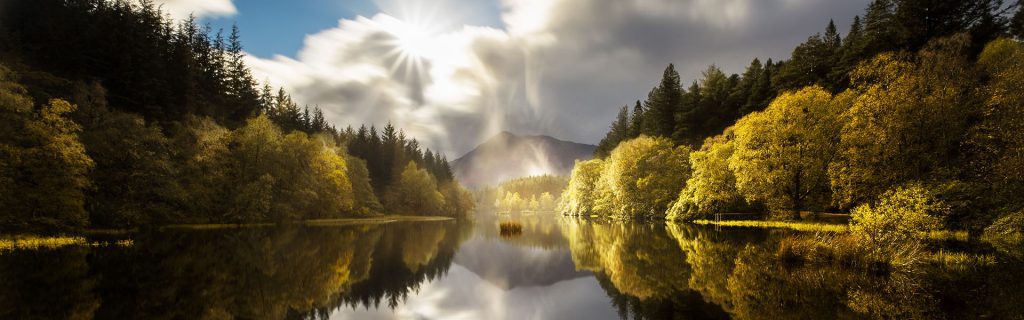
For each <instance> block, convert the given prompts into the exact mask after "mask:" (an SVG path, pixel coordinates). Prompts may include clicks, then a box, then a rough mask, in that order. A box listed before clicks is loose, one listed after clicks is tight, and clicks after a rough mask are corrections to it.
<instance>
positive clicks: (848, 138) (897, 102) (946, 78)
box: [829, 37, 978, 207]
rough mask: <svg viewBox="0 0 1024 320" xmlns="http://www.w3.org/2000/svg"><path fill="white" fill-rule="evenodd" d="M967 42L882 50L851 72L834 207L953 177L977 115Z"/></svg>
mask: <svg viewBox="0 0 1024 320" xmlns="http://www.w3.org/2000/svg"><path fill="white" fill-rule="evenodd" d="M967 43H969V42H967V41H966V40H964V39H962V37H954V38H949V39H943V40H938V41H934V42H933V43H932V44H931V45H930V46H929V47H927V48H926V49H924V50H922V51H921V52H920V53H918V54H917V55H916V56H914V57H908V56H900V55H895V54H882V55H879V56H878V57H876V58H874V59H872V60H869V61H866V62H863V63H861V64H860V65H859V66H858V67H857V68H856V69H855V70H854V71H853V72H852V73H851V81H852V83H853V89H852V90H851V91H852V92H853V93H852V94H855V95H856V100H855V101H854V103H853V105H852V106H851V107H850V108H849V110H847V111H846V112H845V113H844V114H843V119H844V125H843V128H842V144H841V147H840V149H839V153H840V155H841V157H840V158H839V159H838V160H837V161H836V162H835V163H834V164H833V165H832V167H831V168H830V172H829V175H830V179H831V181H832V185H833V190H835V192H836V195H835V200H836V204H838V205H840V206H842V207H850V206H853V205H856V204H858V203H864V202H870V201H872V200H874V199H875V198H877V197H878V196H879V195H881V194H882V193H884V192H886V191H887V190H888V189H889V188H890V187H891V186H893V185H899V184H903V183H907V182H910V181H942V180H945V179H952V178H954V177H956V173H957V171H958V170H961V169H962V168H961V167H962V166H960V165H957V161H959V160H960V159H959V158H958V157H956V156H954V155H956V154H959V153H961V148H962V146H963V142H964V141H965V140H966V137H967V134H968V126H969V124H970V121H971V119H972V118H975V117H976V114H977V112H978V110H977V107H976V106H977V103H975V102H974V99H975V97H974V96H973V92H974V91H975V90H974V87H975V85H974V81H975V80H973V79H976V78H977V77H976V76H975V75H974V71H973V70H972V67H971V64H970V63H968V62H967V61H966V58H965V51H966V50H967V49H966V46H967Z"/></svg>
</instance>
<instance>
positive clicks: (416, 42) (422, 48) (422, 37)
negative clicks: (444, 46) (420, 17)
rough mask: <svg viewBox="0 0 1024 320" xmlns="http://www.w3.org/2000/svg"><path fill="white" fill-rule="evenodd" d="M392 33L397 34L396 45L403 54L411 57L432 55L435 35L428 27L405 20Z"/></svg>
mask: <svg viewBox="0 0 1024 320" xmlns="http://www.w3.org/2000/svg"><path fill="white" fill-rule="evenodd" d="M391 33H392V35H394V36H395V47H396V49H398V51H399V52H400V53H401V54H404V55H406V56H408V57H411V58H426V57H428V56H430V53H431V46H432V45H433V44H434V41H433V40H434V35H432V34H431V33H430V32H429V31H428V29H427V28H425V27H421V26H415V25H412V24H410V23H404V22H403V23H399V24H398V25H397V26H396V28H395V30H392V32H391Z"/></svg>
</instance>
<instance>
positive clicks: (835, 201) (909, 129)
mask: <svg viewBox="0 0 1024 320" xmlns="http://www.w3.org/2000/svg"><path fill="white" fill-rule="evenodd" d="M1018 7H1019V4H1011V5H1009V6H1004V5H1002V4H1001V3H999V2H994V1H985V0H973V1H954V2H951V3H949V4H946V3H944V4H942V5H939V4H937V3H931V2H929V3H925V2H922V1H915V0H900V1H886V0H877V1H873V2H872V4H871V5H870V6H869V7H868V9H867V11H866V15H865V16H864V19H863V20H862V19H860V18H858V19H856V20H855V21H854V23H853V25H852V26H851V27H850V31H849V32H848V33H847V34H846V35H845V37H843V36H841V35H840V34H839V33H837V32H836V28H835V26H834V25H833V24H831V23H830V24H829V26H828V27H827V28H826V31H825V33H824V34H817V35H814V36H812V37H810V38H809V39H808V40H807V42H805V43H803V44H801V45H800V46H798V47H797V48H796V49H794V51H793V55H792V57H791V58H790V60H787V61H779V62H776V63H768V64H767V67H766V66H763V65H761V64H760V63H759V60H755V61H754V63H752V64H751V66H750V67H749V68H748V69H747V71H746V72H745V73H744V74H743V75H733V76H731V77H728V76H725V75H724V74H722V72H721V71H720V70H719V69H717V68H715V67H711V68H709V69H708V71H706V72H705V73H704V77H703V79H702V80H701V81H697V82H694V84H693V85H692V86H691V88H690V89H686V90H684V89H682V85H681V81H680V79H679V75H678V74H677V73H676V72H675V70H674V68H673V67H672V66H669V67H668V68H667V69H666V70H665V73H664V75H663V77H662V81H661V82H660V83H659V85H658V86H657V87H656V88H654V89H653V90H652V91H651V93H650V94H649V95H648V98H647V100H646V101H644V102H643V103H639V102H638V103H637V105H636V107H634V108H633V109H634V111H633V112H632V113H631V114H630V113H629V112H627V111H628V109H626V108H623V110H622V111H621V112H620V113H619V116H618V117H617V118H616V120H615V121H614V122H613V124H612V126H611V130H610V131H609V133H608V135H607V137H606V138H605V140H604V141H602V146H603V148H599V150H598V152H597V153H596V154H595V155H596V156H597V157H598V158H597V159H595V160H591V161H586V162H579V163H577V165H576V168H575V170H574V171H573V173H572V177H571V180H570V182H569V187H568V188H567V189H566V193H565V195H563V199H562V201H561V203H562V207H561V211H562V212H563V213H564V214H568V215H583V216H589V215H598V216H605V217H645V218H647V217H654V218H666V219H670V220H686V221H692V220H698V219H705V220H706V219H710V218H711V217H712V215H713V214H714V213H718V212H761V213H766V216H768V217H770V218H772V219H779V220H799V219H800V215H799V214H798V213H800V212H806V211H811V212H834V213H849V214H851V216H852V219H851V222H850V229H851V232H850V234H855V235H857V237H859V238H858V240H864V241H863V242H864V243H867V245H869V246H875V247H884V246H886V245H888V244H894V243H896V244H899V245H903V244H906V243H913V242H915V241H916V240H914V239H918V238H919V237H918V235H920V234H934V233H936V232H942V231H941V230H967V231H969V232H971V233H973V234H975V235H979V234H982V233H983V232H985V230H986V229H988V230H990V231H989V232H987V234H990V235H993V236H992V238H995V237H1009V239H1010V241H1012V239H1013V235H1019V234H1020V232H1021V231H1020V230H1021V227H1020V224H1019V223H1013V221H1016V220H1014V218H1012V217H1013V216H1014V213H1016V212H1020V210H1021V209H1022V208H1024V202H1022V201H1021V198H1020V197H1019V196H1017V195H1019V194H1020V193H1021V191H1022V190H1024V175H1022V174H1021V170H1020V169H1021V168H1024V161H1021V157H1020V154H1022V153H1021V150H1024V134H1022V132H1024V130H1022V128H1021V123H1024V90H1022V89H1021V88H1024V82H1022V79H1024V71H1022V70H1024V66H1022V65H1021V63H1022V62H1021V61H1024V60H1022V58H1024V44H1022V43H1021V42H1020V41H1019V39H1020V37H1021V36H1022V35H1021V34H1020V33H1019V30H1018V29H1011V28H1009V21H1010V20H1011V19H1010V17H1009V15H1010V14H1013V13H1014V12H1019V11H1020V10H1016V9H1017V8H1018ZM1020 17H1021V13H1017V17H1016V19H1017V20H1019V19H1020ZM926 21H943V22H942V23H940V25H941V27H936V28H927V29H921V26H922V25H925V22H926ZM928 25H931V24H928ZM766 88H767V89H766ZM712 129H713V130H712ZM701 141H703V142H701ZM638 146H645V147H642V148H638ZM626 155H628V156H626ZM666 193H668V194H672V195H673V196H671V197H665V196H664V195H665V194H666ZM640 197H643V205H639V204H638V203H636V202H634V201H635V199H639V198H640ZM626 208H628V209H626ZM1018 220H1019V219H1018ZM997 221H1000V222H997ZM994 223H995V224H994ZM990 226H991V227H990ZM996 235H998V236H996ZM1018 242H1019V241H1018ZM893 249H894V250H902V249H899V248H893Z"/></svg>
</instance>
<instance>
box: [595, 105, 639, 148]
mask: <svg viewBox="0 0 1024 320" xmlns="http://www.w3.org/2000/svg"><path fill="white" fill-rule="evenodd" d="M630 125H631V122H630V121H629V107H628V106H623V107H622V109H619V114H618V115H616V116H615V120H614V121H612V124H611V126H609V129H608V133H607V134H605V137H604V138H603V139H601V142H599V143H598V144H597V148H596V149H595V150H594V157H595V158H604V157H607V156H608V154H609V153H611V151H612V149H615V147H616V146H618V145H619V142H622V141H624V140H627V139H629V131H630Z"/></svg>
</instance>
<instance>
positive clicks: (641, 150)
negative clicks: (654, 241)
mask: <svg viewBox="0 0 1024 320" xmlns="http://www.w3.org/2000/svg"><path fill="white" fill-rule="evenodd" d="M689 156H690V150H689V148H687V147H685V146H683V147H673V143H672V141H671V140H668V139H666V138H652V137H647V136H641V137H639V138H636V139H633V140H629V141H626V142H623V143H620V144H619V146H618V147H616V148H615V150H612V153H611V155H610V156H609V157H608V159H607V160H606V163H605V165H604V170H602V174H601V183H603V184H605V186H606V188H607V190H606V195H605V197H607V198H608V199H609V200H610V201H609V203H610V205H609V207H608V211H607V212H606V214H608V215H612V216H620V217H664V216H665V210H666V209H668V205H669V203H671V202H672V201H673V200H675V199H676V197H677V196H678V194H679V190H680V189H681V188H682V187H683V183H684V182H686V179H688V178H689V177H690V164H689Z"/></svg>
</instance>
